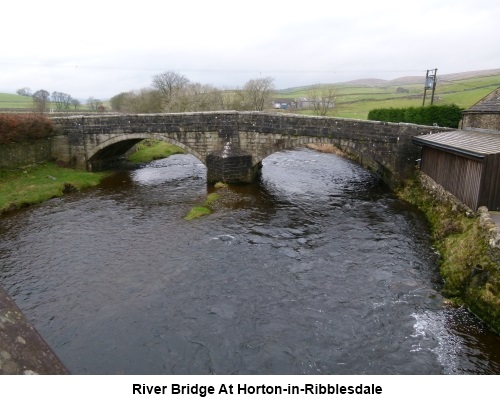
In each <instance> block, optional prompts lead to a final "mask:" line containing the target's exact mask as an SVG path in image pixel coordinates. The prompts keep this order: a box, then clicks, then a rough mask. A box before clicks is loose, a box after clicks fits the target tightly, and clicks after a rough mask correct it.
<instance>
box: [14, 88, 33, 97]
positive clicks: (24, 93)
mask: <svg viewBox="0 0 500 405" xmlns="http://www.w3.org/2000/svg"><path fill="white" fill-rule="evenodd" d="M16 93H17V94H19V95H20V96H26V97H31V95H32V94H31V89H30V88H29V87H23V88H22V89H18V90H17V91H16Z"/></svg>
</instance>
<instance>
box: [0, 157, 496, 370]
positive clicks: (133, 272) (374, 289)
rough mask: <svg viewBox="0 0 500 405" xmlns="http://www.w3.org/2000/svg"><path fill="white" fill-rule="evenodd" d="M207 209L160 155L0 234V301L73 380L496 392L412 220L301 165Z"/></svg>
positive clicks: (270, 163) (484, 334) (331, 173)
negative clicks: (199, 378)
mask: <svg viewBox="0 0 500 405" xmlns="http://www.w3.org/2000/svg"><path fill="white" fill-rule="evenodd" d="M263 164H264V165H263V170H262V176H261V178H260V180H259V181H257V182H256V183H255V184H252V185H246V186H238V187H236V186H234V187H231V188H230V189H228V190H223V191H222V192H221V195H222V197H221V198H220V199H219V201H218V203H217V205H218V206H217V210H216V211H215V213H213V214H212V215H210V216H206V217H203V218H199V219H196V220H193V221H189V222H188V221H185V220H184V219H183V217H184V216H185V215H186V213H187V212H188V211H189V210H190V209H191V208H192V207H193V206H195V205H200V204H202V203H203V201H204V199H205V198H206V195H207V192H212V191H213V190H212V189H208V190H207V186H206V183H205V174H206V170H205V167H204V166H203V165H202V164H201V163H200V162H199V161H197V160H196V159H195V158H193V157H192V156H189V155H175V156H172V157H170V158H168V159H164V160H160V161H156V162H154V163H152V164H151V165H148V166H145V167H143V168H140V169H137V170H132V171H123V172H120V173H118V174H116V175H115V176H112V177H110V178H108V179H107V180H106V181H105V182H104V183H103V184H102V185H101V186H99V187H96V188H94V189H92V190H87V191H85V192H83V193H77V194H71V195H68V196H66V197H64V198H61V199H53V200H51V201H48V202H46V203H44V204H41V205H39V206H36V207H31V208H27V209H23V210H20V211H18V212H15V213H11V214H8V215H4V216H2V217H0V265H1V267H0V283H1V284H2V285H3V286H4V288H5V289H6V290H7V291H8V292H9V293H10V294H11V296H13V298H14V299H15V301H16V303H17V304H18V305H19V306H20V307H21V309H22V310H23V311H24V312H25V314H26V315H27V317H28V318H29V319H30V320H31V321H32V322H33V324H34V325H35V327H36V328H37V329H38V331H39V332H40V333H41V334H42V336H43V337H44V338H45V340H46V341H47V342H48V343H49V344H50V345H51V347H52V348H53V349H54V351H55V352H56V353H57V355H58V356H59V357H60V358H61V360H62V361H63V363H64V364H65V365H66V366H67V367H68V369H69V370H70V372H72V373H75V374H497V373H499V372H500V353H499V352H500V351H499V350H498V348H499V347H500V340H499V337H498V336H496V335H494V334H493V333H491V332H490V331H489V330H488V329H487V328H486V327H485V326H484V325H483V324H481V323H480V322H478V321H477V320H476V319H475V318H474V317H473V316H471V315H470V314H469V313H468V312H466V311H465V310H463V309H453V308H450V307H447V306H446V305H445V304H444V303H443V297H442V296H441V295H440V293H439V286H440V284H439V283H440V278H439V274H438V267H437V262H438V257H437V255H436V253H435V252H434V251H433V249H432V246H431V241H430V237H429V231H428V228H427V226H426V224H425V221H424V219H423V217H422V216H421V215H420V214H419V213H418V212H416V211H415V210H413V209H412V208H411V207H409V206H408V205H406V204H404V203H402V202H400V201H398V200H397V199H396V198H395V197H394V195H393V194H392V193H391V192H390V191H389V190H388V189H387V188H386V187H385V186H384V185H383V184H381V183H380V181H379V180H378V179H377V178H376V177H374V176H373V175H372V174H371V173H370V172H367V171H366V170H364V169H363V168H361V167H359V166H358V165H356V164H355V163H353V162H351V161H348V160H344V159H342V158H339V157H337V156H335V155H331V154H321V153H318V152H314V151H311V150H308V149H299V150H294V151H287V152H282V153H276V154H274V155H272V156H270V157H269V158H267V159H265V160H264V162H263Z"/></svg>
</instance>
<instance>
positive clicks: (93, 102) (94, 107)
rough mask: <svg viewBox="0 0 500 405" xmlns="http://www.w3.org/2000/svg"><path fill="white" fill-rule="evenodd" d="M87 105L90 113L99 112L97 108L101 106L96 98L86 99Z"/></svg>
mask: <svg viewBox="0 0 500 405" xmlns="http://www.w3.org/2000/svg"><path fill="white" fill-rule="evenodd" d="M87 104H88V105H89V107H90V110H91V111H99V107H100V106H101V105H102V101H101V100H99V99H98V98H94V97H89V98H88V99H87Z"/></svg>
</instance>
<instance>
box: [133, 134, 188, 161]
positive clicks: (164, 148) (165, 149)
mask: <svg viewBox="0 0 500 405" xmlns="http://www.w3.org/2000/svg"><path fill="white" fill-rule="evenodd" d="M177 153H184V150H183V149H182V148H180V147H178V146H175V145H172V144H170V143H167V142H162V141H155V140H152V139H146V140H144V141H142V142H140V143H138V144H137V146H136V151H135V152H134V153H132V154H131V155H130V156H129V157H128V160H129V162H132V163H148V162H151V161H153V160H157V159H165V158H167V157H169V156H171V155H175V154H177Z"/></svg>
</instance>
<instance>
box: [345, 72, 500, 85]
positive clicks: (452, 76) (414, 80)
mask: <svg viewBox="0 0 500 405" xmlns="http://www.w3.org/2000/svg"><path fill="white" fill-rule="evenodd" d="M490 75H500V69H489V70H476V71H471V72H461V73H449V74H445V75H440V74H439V70H438V75H437V79H438V83H439V82H440V81H443V82H445V81H457V80H466V79H473V78H478V77H484V76H490ZM424 81H425V76H423V75H422V76H405V77H398V78H397V79H392V80H382V79H358V80H351V81H348V82H343V83H336V84H342V85H346V84H347V85H353V86H371V87H383V86H404V85H410V84H422V85H423V83H424Z"/></svg>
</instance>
